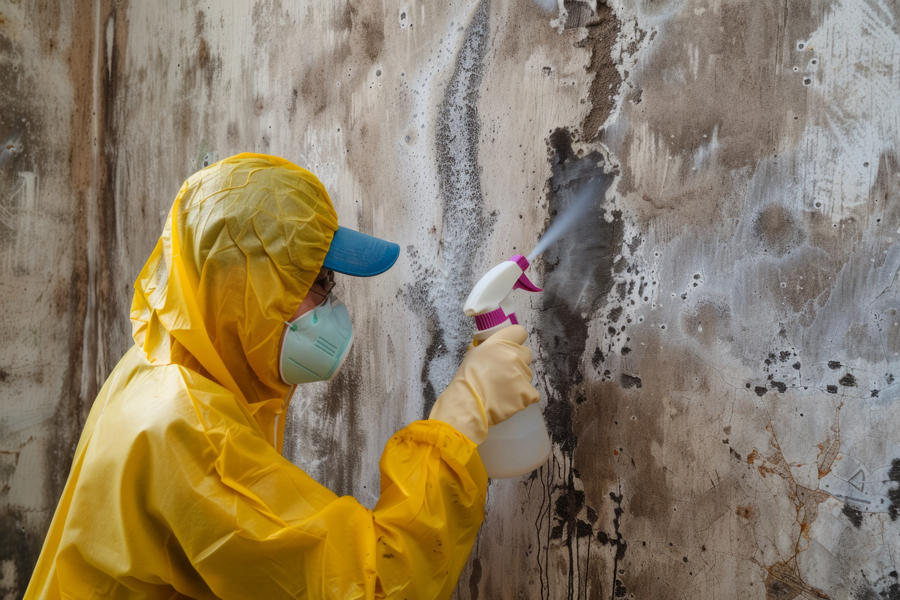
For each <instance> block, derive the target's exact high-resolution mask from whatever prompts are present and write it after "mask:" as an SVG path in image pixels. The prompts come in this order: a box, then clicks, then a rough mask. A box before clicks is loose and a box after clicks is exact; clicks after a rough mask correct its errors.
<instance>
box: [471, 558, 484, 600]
mask: <svg viewBox="0 0 900 600" xmlns="http://www.w3.org/2000/svg"><path fill="white" fill-rule="evenodd" d="M481 575H482V569H481V560H479V559H477V558H476V559H474V560H473V561H472V575H471V576H470V577H469V598H471V600H478V595H479V592H478V584H479V583H481Z"/></svg>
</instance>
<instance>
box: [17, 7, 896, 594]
mask: <svg viewBox="0 0 900 600" xmlns="http://www.w3.org/2000/svg"><path fill="white" fill-rule="evenodd" d="M148 23H154V24H155V25H154V27H152V28H150V27H148V26H147V24H148ZM898 23H900V9H898V8H897V6H895V4H893V3H890V2H886V1H884V0H833V1H824V0H822V1H819V0H800V1H798V2H789V3H784V2H758V1H751V0H738V1H733V2H724V3H723V2H708V1H706V0H665V1H657V0H653V1H650V0H640V1H636V2H625V1H619V0H610V1H608V2H604V1H602V0H600V1H598V0H565V1H563V2H558V3H555V7H552V10H551V11H550V12H547V10H546V9H545V8H543V7H541V6H538V5H537V4H536V3H533V2H522V3H519V4H516V5H512V4H509V3H504V2H500V1H499V0H468V1H467V2H463V3H457V2H453V3H452V4H451V3H446V4H441V3H437V4H435V3H425V2H418V1H416V2H405V3H401V4H395V3H388V4H385V5H376V4H365V3H363V4H359V3H350V2H344V1H341V2H335V3H309V4H307V5H303V6H300V5H295V4H293V3H285V2H273V3H268V4H267V3H256V4H255V5H252V6H251V5H247V6H243V5H240V3H228V4H207V5H196V6H193V5H191V6H190V7H189V8H188V9H186V8H185V6H184V5H182V4H180V3H178V2H168V1H167V2H161V3H141V4H138V3H134V2H127V1H125V0H97V2H94V3H89V8H88V9H87V10H85V9H84V7H83V6H81V7H79V8H78V10H76V9H75V4H74V3H71V2H66V1H59V2H52V1H43V0H42V1H37V0H33V1H32V0H19V1H18V2H13V3H10V4H9V6H8V7H6V6H4V7H3V8H0V83H2V84H3V85H2V88H0V97H2V99H3V108H2V109H0V141H2V142H3V143H4V144H5V147H0V268H2V270H3V271H2V272H3V274H4V280H3V281H4V282H3V286H4V287H3V288H2V292H0V302H2V303H3V306H4V307H6V312H7V314H15V315H17V318H16V319H15V320H14V321H15V322H13V320H11V319H6V320H3V321H2V325H0V328H2V329H0V332H2V334H3V337H4V339H9V340H12V342H11V343H10V344H7V345H5V346H4V348H3V350H2V351H0V360H2V362H0V391H2V394H3V399H4V401H5V400H7V399H11V400H12V401H11V402H4V405H3V406H2V407H0V539H2V540H3V543H2V544H0V569H2V573H3V579H0V592H2V594H10V593H11V594H13V595H16V596H20V595H21V593H22V592H23V590H24V585H25V584H26V582H27V578H28V573H29V572H30V565H31V564H33V561H34V559H35V558H36V555H37V552H38V551H39V548H40V544H41V541H42V537H43V531H45V530H46V527H47V525H48V524H49V519H50V516H51V515H52V510H53V507H54V506H55V503H56V501H57V498H58V495H59V493H60V491H61V489H62V485H63V483H64V481H65V477H66V475H67V472H68V467H69V461H70V460H71V459H70V457H71V453H72V450H73V449H74V445H75V443H76V442H77V439H78V436H79V434H80V430H81V426H82V424H83V421H84V418H85V416H86V414H87V411H88V410H89V408H90V404H91V402H92V400H93V397H94V396H95V395H96V391H97V389H99V386H100V385H101V384H102V382H103V380H104V377H105V374H106V373H107V372H108V371H109V369H110V368H111V367H112V366H113V365H114V364H115V362H116V360H117V359H118V358H119V356H120V355H121V354H122V352H123V351H124V350H125V349H126V348H127V346H128V344H129V343H130V327H129V323H128V305H129V302H130V298H131V291H130V286H131V283H132V281H133V279H134V276H135V274H136V272H137V270H138V269H139V268H140V266H141V265H142V264H143V261H144V259H145V258H146V254H147V253H148V252H149V251H150V249H151V248H152V245H153V243H154V242H155V240H156V237H157V236H158V234H159V230H160V228H161V224H162V220H163V218H164V216H165V212H166V211H167V210H168V208H169V206H170V205H171V201H172V199H173V198H174V195H175V193H176V192H177V189H178V186H179V185H180V183H181V181H183V180H184V178H185V177H187V176H188V175H189V174H190V173H191V172H193V171H194V170H196V169H198V168H200V167H201V166H202V161H203V160H204V158H205V159H207V160H209V159H210V157H217V158H222V157H225V156H228V155H230V154H233V153H236V152H238V151H257V152H270V153H273V154H280V155H283V156H286V157H288V158H291V159H292V160H294V161H295V162H297V163H298V164H300V165H301V166H304V167H308V168H310V169H312V170H313V171H314V172H316V173H317V174H319V175H320V177H321V178H322V179H323V181H324V182H325V183H326V185H327V186H328V188H329V190H330V192H331V195H332V198H333V199H334V201H335V203H336V205H337V206H338V212H339V214H340V215H341V219H342V223H344V224H347V225H348V226H351V227H357V228H360V229H362V230H364V231H366V232H367V233H375V234H376V235H382V236H383V237H388V238H390V239H394V240H395V241H397V242H398V243H400V244H401V247H402V248H404V253H403V256H402V257H401V260H400V261H399V262H398V264H397V266H396V267H395V269H393V270H392V271H391V272H389V273H388V274H386V275H385V276H383V277H382V278H377V281H375V280H373V281H367V282H364V281H342V282H341V284H340V285H341V288H340V292H341V296H342V298H345V299H346V300H347V301H348V305H350V306H351V308H352V310H353V313H352V314H353V318H354V322H355V323H356V324H358V328H357V329H358V331H359V332H360V337H359V341H358V342H357V345H356V346H355V348H354V350H353V353H352V354H351V356H350V359H349V360H348V363H347V366H346V367H345V371H344V372H343V373H342V374H341V376H340V377H339V378H338V380H337V381H335V382H333V383H332V384H329V385H324V384H323V385H321V386H313V387H310V388H308V389H307V390H303V391H302V392H301V393H299V394H298V395H297V397H296V398H295V399H294V401H293V404H292V409H291V410H292V416H291V417H290V418H289V421H288V424H289V426H288V433H287V435H288V440H287V441H286V444H285V454H286V455H287V456H289V457H290V458H291V459H292V460H294V462H295V463H296V464H298V465H299V466H300V467H302V468H304V469H306V470H307V471H308V472H310V473H311V474H312V475H313V476H315V477H317V478H318V479H319V480H320V481H322V483H324V484H326V485H328V486H329V487H331V488H332V489H334V490H335V491H336V492H338V493H340V494H353V495H355V496H357V497H358V498H360V499H361V500H362V501H363V502H364V503H367V504H369V505H372V504H374V501H375V499H376V498H377V491H376V490H377V487H378V478H377V460H378V457H379V455H380V452H381V449H382V448H383V444H384V441H385V440H386V439H388V437H389V436H390V435H391V434H392V433H393V432H394V431H395V430H396V429H398V428H399V427H401V426H402V425H403V424H405V423H406V422H409V421H411V420H415V419H419V418H422V417H423V416H426V415H427V414H428V412H429V410H430V407H431V405H432V403H433V402H434V399H435V398H436V396H437V394H439V393H440V391H441V390H442V388H443V386H444V385H446V383H447V381H449V379H450V377H451V376H452V374H453V372H454V371H455V368H456V365H457V364H458V362H459V359H460V358H461V355H462V353H463V352H464V349H465V346H466V343H467V341H468V338H469V336H470V335H471V327H472V324H471V323H470V322H469V320H468V319H466V318H465V317H463V314H462V311H461V305H462V302H463V300H464V298H465V296H466V294H467V292H468V290H469V289H470V286H471V285H472V284H473V283H474V281H475V280H476V279H477V276H478V275H479V274H480V272H481V270H483V269H484V268H486V267H489V266H490V265H492V264H494V263H495V262H497V261H498V260H501V259H503V258H507V257H508V255H509V254H510V253H511V251H512V252H520V251H523V250H527V249H530V247H532V246H533V244H534V242H535V238H536V237H537V236H538V235H539V233H540V232H542V231H545V230H546V227H547V225H548V223H549V222H551V221H552V220H553V219H554V218H555V217H557V216H558V215H559V213H560V212H562V211H564V210H565V208H566V207H567V206H568V205H569V204H570V203H571V202H572V199H573V197H574V195H575V194H577V192H578V191H579V190H580V189H582V187H583V186H584V185H585V184H586V182H596V183H599V184H600V187H601V189H602V194H601V195H600V196H599V197H598V198H597V202H596V204H595V205H594V207H593V209H592V211H591V212H590V213H589V215H588V216H587V217H586V218H584V219H583V220H582V222H581V223H580V224H579V226H578V228H577V229H576V230H575V231H574V232H572V234H571V235H569V236H568V237H567V238H566V239H564V240H562V241H561V242H560V243H557V244H556V245H554V246H553V247H551V248H550V249H549V250H548V251H547V252H546V253H545V254H544V255H542V256H541V257H540V258H539V259H537V260H535V261H534V262H533V266H532V270H533V271H534V274H535V275H536V277H534V279H535V280H536V282H537V283H538V284H539V285H540V286H541V287H543V288H545V290H546V291H545V292H543V293H542V294H540V295H534V296H533V297H531V298H528V299H527V300H524V301H523V305H522V306H523V307H522V308H521V310H519V308H520V307H518V306H517V311H519V315H520V317H522V319H523V321H524V322H525V323H526V326H527V327H528V329H529V333H530V338H529V344H530V345H531V347H532V348H533V350H534V354H535V365H534V370H535V385H536V386H537V387H538V389H539V390H540V391H541V395H542V402H543V403H544V408H545V413H544V414H545V418H546V421H547V424H548V428H549V430H550V433H551V436H552V440H553V444H554V450H553V455H552V457H551V460H550V461H549V462H548V464H547V465H545V466H544V467H542V468H541V469H538V470H537V471H535V472H534V473H532V474H531V475H530V476H528V477H525V478H522V479H520V480H515V481H494V482H492V483H491V487H490V493H489V502H488V507H487V520H486V522H485V525H484V528H483V530H482V532H481V535H480V538H479V540H478V543H477V544H476V547H475V549H474V550H473V553H472V557H471V560H470V562H469V564H468V566H467V567H466V570H465V571H464V573H463V576H462V579H461V585H460V586H459V587H458V589H457V591H456V594H455V597H457V598H460V599H465V598H517V597H528V598H548V599H549V598H572V599H576V598H595V597H599V598H613V599H615V598H631V597H634V598H648V597H649V598H670V597H687V598H717V599H718V598H732V597H742V598H743V597H749V598H766V599H767V600H768V599H780V598H798V597H807V598H849V597H856V598H866V599H868V598H893V597H895V596H896V595H897V593H898V592H897V590H898V589H900V587H898V586H900V583H898V578H897V571H898V568H897V565H896V551H895V549H896V545H895V544H892V543H891V542H890V540H896V539H898V538H897V536H898V535H900V529H898V527H900V517H898V515H900V438H898V437H897V435H898V434H897V432H898V431H900V422H898V416H897V415H898V414H900V413H898V412H897V411H896V402H897V398H898V391H900V382H898V381H897V377H898V367H897V364H898V362H897V361H898V357H900V315H898V314H897V311H898V310H900V309H898V305H900V298H898V285H900V284H898V279H900V278H898V273H900V229H898V227H900V225H898V223H900V201H898V198H900V166H898V165H900V163H898V158H897V157H898V155H900V154H898V149H897V140H898V139H900V137H898V135H897V134H898V131H900V127H898V119H900V118H898V116H897V111H896V106H897V102H898V94H897V91H896V90H898V89H900V80H898V77H900V63H898V61H900V33H898V25H897V24H898ZM151 30H152V31H151ZM35 33H36V35H33V34H35ZM248 49H250V50H248ZM45 70H46V71H48V72H50V73H52V74H53V77H50V78H47V77H45V78H39V77H38V76H37V73H41V72H43V71H45ZM51 82H52V83H51ZM22 119H25V120H24V121H22ZM29 186H30V187H29ZM28 190H30V191H28ZM29 203H31V204H29ZM4 209H5V210H6V211H8V212H3V210H4ZM10 225H12V226H11V227H10ZM526 246H527V248H526ZM500 253H505V255H503V256H499V254H500ZM523 253H524V252H523ZM20 288H21V290H20ZM23 305H24V306H25V307H26V308H24V309H23V308H22V306H23ZM32 306H33V307H37V308H34V309H31V308H30V307H32ZM48 307H49V310H47V308H48ZM59 323H66V324H67V325H66V327H60V326H59ZM51 363H53V364H62V368H60V369H56V370H51V369H48V368H47V367H46V365H49V364H51ZM24 407H27V410H26V408H24ZM26 475H27V476H28V477H26ZM33 481H37V483H36V484H35V483H33ZM886 540H887V541H886ZM860 548H866V552H864V553H863V552H860V551H859V549H860ZM10 565H12V566H10ZM8 572H11V573H13V575H12V576H7V573H8Z"/></svg>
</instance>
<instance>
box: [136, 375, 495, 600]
mask: <svg viewBox="0 0 900 600" xmlns="http://www.w3.org/2000/svg"><path fill="white" fill-rule="evenodd" d="M191 387H192V388H193V389H191V390H190V397H191V403H192V406H193V410H194V414H196V416H197V418H198V419H199V424H200V427H197V426H196V423H193V424H192V423H190V421H191V420H192V419H183V420H181V421H180V422H179V423H174V424H173V423H170V426H169V427H167V428H166V432H165V435H164V436H163V437H164V439H160V440H159V442H161V443H159V442H158V443H159V446H160V447H159V448H157V449H156V450H154V451H152V452H150V454H151V455H157V451H159V453H160V454H161V455H160V456H159V457H158V459H154V460H153V461H152V464H153V465H154V466H153V469H152V470H153V472H154V476H153V486H154V488H156V489H160V490H163V489H165V490H167V491H165V492H162V493H160V494H158V495H156V494H152V495H151V496H150V498H151V499H155V500H154V502H153V503H154V504H155V505H154V506H149V507H148V510H147V512H148V513H150V514H151V515H158V516H156V519H158V520H160V521H162V522H164V523H165V524H166V526H167V527H168V528H169V529H170V531H171V535H172V536H173V537H174V538H175V540H177V546H178V548H179V550H178V553H181V552H183V555H184V558H185V559H187V560H188V561H189V563H190V568H191V569H193V570H195V571H196V574H197V575H199V577H200V578H201V579H202V580H203V582H204V583H205V585H207V586H209V589H210V591H211V592H212V593H213V594H215V595H216V596H217V597H219V598H223V599H230V598H235V599H238V598H251V597H253V598H292V597H309V598H422V599H425V598H449V597H450V595H451V594H452V592H453V589H454V587H455V586H456V582H457V579H458V578H459V574H460V572H461V571H462V568H463V566H464V565H465V562H466V560H467V558H468V555H469V552H470V550H471V548H472V544H473V543H474V541H475V536H476V534H477V532H478V528H479V526H480V525H481V522H482V521H483V519H484V502H485V494H486V490H487V475H486V474H485V471H484V467H483V466H482V463H481V459H480V458H479V456H478V453H477V451H476V446H475V445H474V444H473V443H472V442H470V441H469V440H468V439H467V438H465V436H463V435H462V434H460V433H459V432H457V431H456V430H455V429H453V428H452V427H451V426H449V425H447V424H445V423H442V422H439V421H417V422H414V423H412V424H410V425H409V426H407V427H406V428H404V429H402V430H401V431H399V432H398V433H396V434H395V435H394V436H393V437H392V438H391V439H390V440H389V441H388V443H387V445H386V447H385V450H384V454H383V455H382V458H381V462H380V469H381V497H380V499H379V501H378V504H377V506H376V507H375V510H374V511H370V510H368V509H367V508H365V507H364V506H362V505H360V504H359V503H358V502H357V501H356V500H355V499H353V498H350V497H342V498H338V497H337V496H335V495H334V494H333V493H332V492H331V491H329V490H328V489H326V488H325V487H324V486H322V485H320V484H318V483H317V482H315V481H314V480H312V478H310V477H309V476H308V475H307V474H306V473H304V472H303V471H302V470H301V469H299V468H297V467H296V466H294V465H293V464H291V463H290V462H289V461H287V460H286V459H284V458H283V457H282V456H281V455H280V454H278V453H277V452H276V451H275V449H274V448H273V447H272V446H271V445H270V444H269V443H268V442H266V440H265V439H264V438H263V436H262V435H261V433H260V432H259V431H258V428H256V427H254V426H253V424H254V420H253V417H252V416H251V415H249V413H247V411H246V408H245V407H244V406H243V404H241V403H240V402H239V401H236V400H235V399H234V397H232V396H230V395H225V394H218V393H215V392H213V391H211V390H210V391H198V390H197V389H196V387H194V386H191ZM172 541H174V540H170V541H169V544H167V545H169V546H171V545H172V544H171V542H172ZM166 560H167V561H169V562H170V564H171V563H172V561H173V553H172V552H169V553H168V556H167V558H166ZM185 567H187V565H185Z"/></svg>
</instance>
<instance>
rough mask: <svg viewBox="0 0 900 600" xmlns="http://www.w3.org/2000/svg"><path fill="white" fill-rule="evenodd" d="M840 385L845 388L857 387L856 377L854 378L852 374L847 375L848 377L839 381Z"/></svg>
mask: <svg viewBox="0 0 900 600" xmlns="http://www.w3.org/2000/svg"><path fill="white" fill-rule="evenodd" d="M838 383H839V384H841V385H842V386H844V387H856V377H854V376H853V375H852V374H850V373H847V374H846V375H844V376H843V377H841V378H840V379H838Z"/></svg>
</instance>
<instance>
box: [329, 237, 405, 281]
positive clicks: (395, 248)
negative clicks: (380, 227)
mask: <svg viewBox="0 0 900 600" xmlns="http://www.w3.org/2000/svg"><path fill="white" fill-rule="evenodd" d="M398 256H400V246H399V245H397V244H394V243H393V242H386V241H385V240H382V239H379V238H377V237H373V236H371V235H366V234H365V233H360V232H358V231H354V230H353V229H347V228H346V227H338V228H337V231H335V232H334V238H333V239H332V240H331V247H330V248H329V249H328V254H327V255H325V262H324V263H323V265H322V266H323V267H325V268H326V269H331V270H332V271H335V272H337V273H343V274H344V275H352V276H354V277H372V276H373V275H378V274H380V273H384V272H385V271H387V270H388V269H390V268H391V267H392V266H394V263H395V262H397V257H398Z"/></svg>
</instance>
